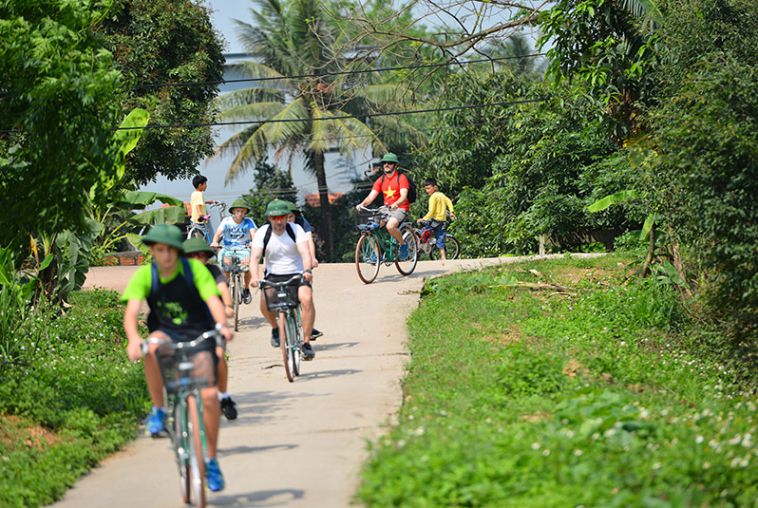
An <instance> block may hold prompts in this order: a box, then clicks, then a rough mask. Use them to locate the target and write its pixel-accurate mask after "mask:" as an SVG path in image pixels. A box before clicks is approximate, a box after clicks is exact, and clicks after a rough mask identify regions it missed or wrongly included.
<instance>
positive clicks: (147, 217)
mask: <svg viewBox="0 0 758 508" xmlns="http://www.w3.org/2000/svg"><path fill="white" fill-rule="evenodd" d="M186 218H187V211H186V210H185V209H184V206H168V207H165V208H158V209H156V210H148V211H145V212H142V213H139V214H137V215H135V216H133V217H131V221H132V222H135V223H137V224H146V225H148V224H150V225H151V224H177V223H182V222H184V221H185V220H186Z"/></svg>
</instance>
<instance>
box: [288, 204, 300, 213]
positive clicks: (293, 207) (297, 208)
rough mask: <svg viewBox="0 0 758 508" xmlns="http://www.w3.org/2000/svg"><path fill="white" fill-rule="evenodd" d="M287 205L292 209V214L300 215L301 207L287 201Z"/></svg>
mask: <svg viewBox="0 0 758 508" xmlns="http://www.w3.org/2000/svg"><path fill="white" fill-rule="evenodd" d="M285 203H287V206H289V207H290V212H292V213H300V207H299V206H297V205H296V204H295V203H293V202H292V201H285Z"/></svg>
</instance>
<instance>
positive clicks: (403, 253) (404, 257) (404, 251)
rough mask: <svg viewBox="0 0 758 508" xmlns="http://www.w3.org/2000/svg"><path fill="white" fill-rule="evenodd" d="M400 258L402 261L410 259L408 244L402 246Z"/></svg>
mask: <svg viewBox="0 0 758 508" xmlns="http://www.w3.org/2000/svg"><path fill="white" fill-rule="evenodd" d="M398 255H399V256H400V261H405V260H407V259H408V244H407V243H404V244H403V245H401V246H400V252H399V253H398Z"/></svg>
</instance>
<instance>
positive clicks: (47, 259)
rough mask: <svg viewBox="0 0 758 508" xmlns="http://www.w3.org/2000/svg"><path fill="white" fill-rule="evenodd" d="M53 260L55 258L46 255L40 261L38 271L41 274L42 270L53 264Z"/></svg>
mask: <svg viewBox="0 0 758 508" xmlns="http://www.w3.org/2000/svg"><path fill="white" fill-rule="evenodd" d="M54 258H55V256H53V255H52V254H48V255H47V256H46V257H45V259H43V260H42V263H40V265H39V270H38V271H40V272H41V271H42V270H44V269H45V268H47V267H48V266H50V263H52V262H53V259H54Z"/></svg>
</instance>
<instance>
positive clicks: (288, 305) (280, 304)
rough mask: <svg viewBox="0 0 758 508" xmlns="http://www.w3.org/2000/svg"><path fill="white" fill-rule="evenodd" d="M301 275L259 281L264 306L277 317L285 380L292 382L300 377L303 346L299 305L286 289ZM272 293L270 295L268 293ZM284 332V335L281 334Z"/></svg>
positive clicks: (300, 278)
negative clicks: (276, 280) (281, 280)
mask: <svg viewBox="0 0 758 508" xmlns="http://www.w3.org/2000/svg"><path fill="white" fill-rule="evenodd" d="M302 280H303V278H302V275H295V276H293V277H291V278H289V279H288V280H286V281H283V282H272V281H268V280H265V279H264V280H262V281H260V288H261V291H262V292H263V298H265V301H266V306H267V307H268V309H269V310H270V311H271V312H275V313H276V314H277V316H278V322H279V327H280V332H279V337H280V340H281V341H282V342H281V347H282V357H283V360H284V368H285V374H286V376H287V379H288V380H289V381H290V382H292V381H294V377H295V376H299V375H300V362H301V360H302V358H301V354H302V352H301V348H302V345H303V329H302V319H301V316H300V304H299V303H298V302H297V300H294V301H293V300H292V299H291V297H290V294H289V293H288V292H287V289H288V288H289V287H290V286H292V285H294V283H297V284H298V287H299V283H300V282H302ZM267 289H269V290H272V291H273V292H272V293H271V294H270V291H267ZM282 332H284V333H282Z"/></svg>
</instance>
